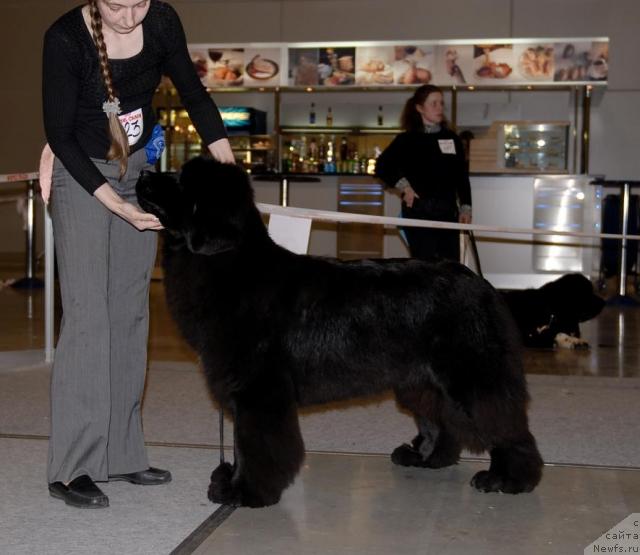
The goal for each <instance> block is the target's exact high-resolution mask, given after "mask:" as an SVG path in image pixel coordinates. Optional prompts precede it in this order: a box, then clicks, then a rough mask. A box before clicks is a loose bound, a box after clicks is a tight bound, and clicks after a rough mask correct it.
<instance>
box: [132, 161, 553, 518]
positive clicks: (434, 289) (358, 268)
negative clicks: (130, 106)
mask: <svg viewBox="0 0 640 555" xmlns="http://www.w3.org/2000/svg"><path fill="white" fill-rule="evenodd" d="M137 192H138V199H139V202H140V205H141V206H142V208H143V209H144V210H146V211H148V212H151V213H153V214H156V215H157V216H158V217H159V218H160V221H161V222H162V224H163V225H164V227H165V228H166V233H165V237H164V239H165V247H164V257H163V264H164V276H165V287H166V293H167V300H168V305H169V308H170V311H171V313H172V315H173V317H174V318H175V320H176V322H177V324H178V326H179V328H180V330H181V331H182V333H183V334H184V336H185V338H186V339H187V341H188V342H189V343H190V344H191V346H192V347H193V348H194V349H195V350H196V351H197V353H198V354H199V355H200V358H201V360H202V363H203V366H204V369H205V372H206V375H207V377H208V381H209V384H210V386H211V389H212V391H213V394H214V395H215V397H216V399H217V400H218V401H219V402H220V403H221V404H222V405H223V406H225V407H227V408H228V409H229V410H230V412H231V415H232V417H233V419H234V424H235V426H234V429H235V463H234V465H233V466H232V465H230V464H228V463H224V464H222V465H220V466H219V467H218V468H217V469H216V470H214V472H213V474H212V475H211V484H210V486H209V499H211V501H213V502H215V503H226V504H232V505H246V506H251V507H260V506H264V505H271V504H273V503H277V502H278V500H279V499H280V495H281V493H282V491H283V490H284V489H285V488H286V487H287V486H288V485H289V484H290V483H291V482H292V481H293V480H294V477H295V475H296V473H297V472H298V469H299V468H300V465H301V463H302V460H303V457H304V444H303V441H302V437H301V435H300V429H299V425H298V416H297V408H298V407H299V406H306V405H313V404H318V403H325V402H328V401H335V400H340V399H348V398H353V397H360V396H365V395H371V394H375V393H379V392H382V391H384V390H388V389H393V390H394V391H395V394H396V397H397V400H398V402H399V404H400V405H401V406H402V407H404V408H405V409H407V410H409V411H410V412H411V413H412V414H413V415H414V416H415V419H416V421H417V424H418V427H419V431H420V434H419V435H418V436H417V437H416V438H415V439H414V440H413V444H412V445H411V446H409V445H407V444H404V445H402V446H400V447H398V448H397V449H396V450H395V451H394V453H393V455H392V460H393V461H394V462H395V463H397V464H402V465H412V466H422V467H429V468H438V467H443V466H447V465H451V464H455V463H456V462H457V461H458V458H459V455H460V451H461V448H462V447H467V448H470V449H471V450H473V451H476V452H479V451H483V450H488V451H489V452H490V454H491V465H490V468H489V470H484V471H481V472H479V473H477V474H476V475H475V476H474V478H473V480H472V481H471V483H472V485H473V486H474V487H475V488H476V489H478V490H480V491H487V492H488V491H503V492H508V493H519V492H526V491H531V490H532V489H533V488H534V487H535V486H536V484H538V482H539V480H540V478H541V473H542V459H541V457H540V454H539V453H538V449H537V447H536V443H535V440H534V438H533V436H532V435H531V433H530V432H529V428H528V423H527V413H526V406H527V400H528V396H527V388H526V383H525V379H524V375H523V371H522V365H521V358H520V348H519V347H520V342H519V339H518V338H517V334H515V333H514V332H513V331H512V330H513V329H514V326H513V323H512V320H511V317H510V315H509V313H508V309H507V307H506V306H505V305H504V302H503V300H502V299H501V298H500V295H499V294H498V293H497V292H496V291H495V290H494V289H493V288H492V287H491V286H490V285H489V284H488V283H487V282H486V281H484V280H482V279H481V278H479V277H477V276H476V275H475V274H473V273H472V272H470V271H468V270H467V269H466V268H465V267H464V266H461V265H459V264H455V263H452V262H441V263H427V262H423V261H418V260H405V261H397V260H380V261H371V260H364V261H360V262H340V261H337V260H334V259H326V258H317V257H312V256H301V255H296V254H293V253H291V252H289V251H287V250H285V249H283V248H281V247H279V246H277V245H276V244H275V243H273V241H272V240H271V239H270V237H269V235H268V233H267V230H266V229H265V226H264V224H263V222H262V219H261V216H260V214H259V212H258V210H257V209H256V206H255V204H254V202H253V191H252V189H251V186H250V184H249V180H248V177H247V176H246V174H245V173H244V172H243V171H242V170H241V169H240V168H238V167H235V166H232V165H225V164H220V163H218V162H215V161H213V160H204V159H195V160H193V161H191V162H188V163H187V164H185V166H184V168H183V170H182V174H181V177H180V179H179V180H177V179H176V178H175V177H173V176H170V175H166V174H164V175H163V174H153V173H146V174H144V175H143V176H142V177H141V178H140V181H139V182H138V186H137Z"/></svg>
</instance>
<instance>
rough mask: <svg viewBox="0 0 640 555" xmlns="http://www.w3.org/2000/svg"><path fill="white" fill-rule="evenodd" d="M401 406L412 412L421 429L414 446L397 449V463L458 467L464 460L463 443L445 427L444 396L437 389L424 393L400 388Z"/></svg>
mask: <svg viewBox="0 0 640 555" xmlns="http://www.w3.org/2000/svg"><path fill="white" fill-rule="evenodd" d="M395 393H396V399H397V400H398V404H399V405H400V406H401V407H403V408H405V409H407V410H409V411H410V412H411V413H412V414H413V416H414V418H415V421H416V424H417V426H418V431H419V433H418V435H417V436H416V437H415V438H413V440H412V442H411V445H408V444H406V443H404V444H402V445H401V446H400V447H397V448H396V449H395V450H394V451H393V453H392V454H391V460H392V462H393V463H394V464H398V465H401V466H419V467H423V468H442V467H444V466H450V465H452V464H456V463H457V462H458V459H459V458H460V451H461V448H460V444H459V443H458V441H457V440H456V439H455V437H454V436H453V435H452V434H451V432H450V430H449V428H448V426H446V425H443V419H442V418H441V415H442V408H443V403H444V401H443V399H442V395H441V394H440V392H439V391H437V390H436V389H435V388H431V387H430V388H425V389H420V390H402V389H396V391H395Z"/></svg>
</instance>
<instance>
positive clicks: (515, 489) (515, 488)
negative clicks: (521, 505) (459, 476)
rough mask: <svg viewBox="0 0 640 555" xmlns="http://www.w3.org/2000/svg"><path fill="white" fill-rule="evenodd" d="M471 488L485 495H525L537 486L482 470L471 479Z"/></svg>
mask: <svg viewBox="0 0 640 555" xmlns="http://www.w3.org/2000/svg"><path fill="white" fill-rule="evenodd" d="M471 486H472V487H474V488H475V489H477V490H478V491H482V492H484V493H489V492H496V491H499V492H502V493H513V494H516V493H525V492H530V491H533V489H534V488H535V486H536V484H535V483H529V482H528V481H523V480H516V479H513V478H509V477H505V476H501V475H500V474H498V473H496V472H491V471H490V470H481V471H480V472H478V473H477V474H476V475H475V476H474V477H473V478H472V479H471Z"/></svg>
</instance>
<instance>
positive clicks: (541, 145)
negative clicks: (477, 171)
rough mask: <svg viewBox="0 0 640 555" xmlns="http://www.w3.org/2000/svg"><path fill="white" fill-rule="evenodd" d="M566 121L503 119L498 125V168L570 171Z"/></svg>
mask: <svg viewBox="0 0 640 555" xmlns="http://www.w3.org/2000/svg"><path fill="white" fill-rule="evenodd" d="M569 128H570V123H569V122H568V121H567V122H530V121H521V122H515V121H514V122H502V123H501V124H500V126H499V128H498V153H497V155H498V160H497V161H498V167H499V168H501V169H504V170H507V171H509V170H515V171H523V172H532V173H535V172H545V173H546V172H549V173H567V172H568V171H569V160H568V152H569Z"/></svg>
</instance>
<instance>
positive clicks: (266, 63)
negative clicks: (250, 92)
mask: <svg viewBox="0 0 640 555" xmlns="http://www.w3.org/2000/svg"><path fill="white" fill-rule="evenodd" d="M244 55H245V60H246V61H247V64H246V66H245V79H244V84H245V85H247V86H250V87H251V86H253V87H270V86H272V87H275V86H278V85H280V84H281V83H280V74H281V71H280V64H281V61H280V60H281V51H280V49H278V48H261V49H258V48H247V49H246V50H245V53H244Z"/></svg>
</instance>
